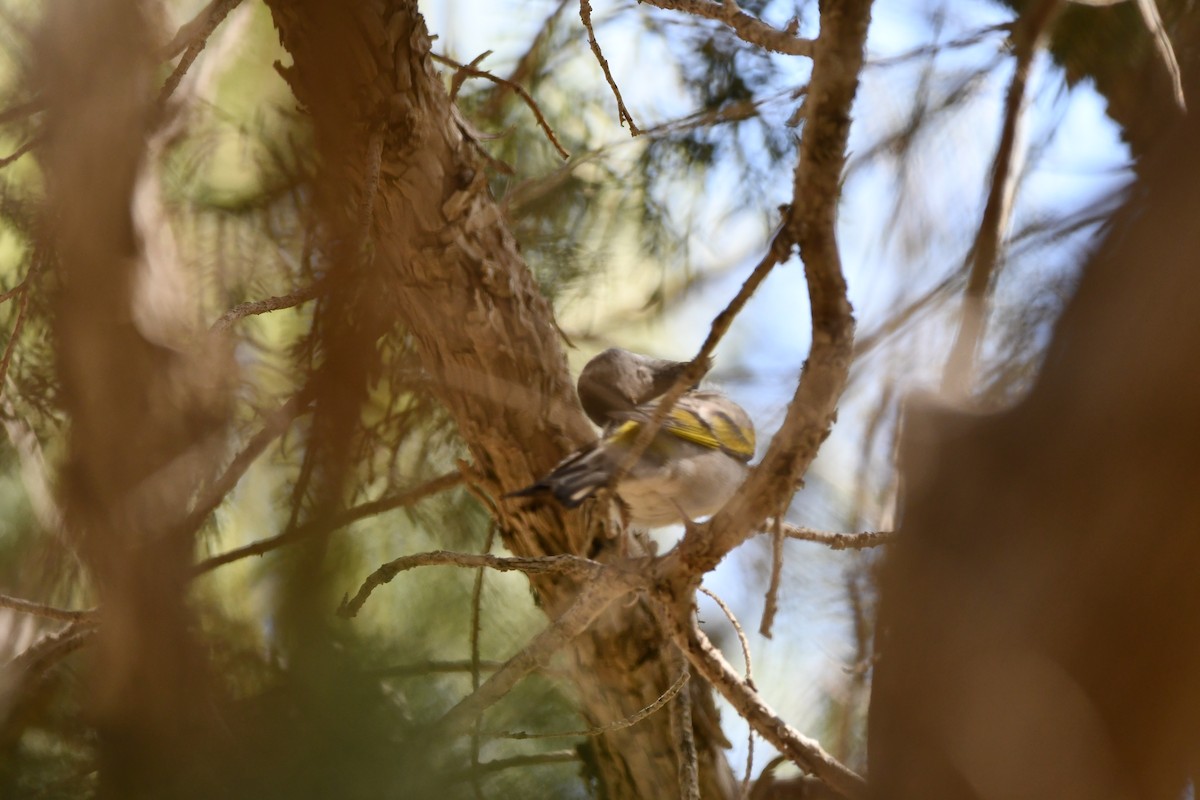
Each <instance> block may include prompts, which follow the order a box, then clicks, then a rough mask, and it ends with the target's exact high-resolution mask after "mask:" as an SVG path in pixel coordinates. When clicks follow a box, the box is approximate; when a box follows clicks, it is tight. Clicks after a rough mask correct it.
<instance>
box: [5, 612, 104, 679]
mask: <svg viewBox="0 0 1200 800" xmlns="http://www.w3.org/2000/svg"><path fill="white" fill-rule="evenodd" d="M96 630H97V626H96V623H95V622H94V621H93V620H85V619H80V620H75V621H74V622H72V623H70V624H69V625H67V626H66V627H65V628H63V629H61V630H58V631H55V632H54V633H48V634H46V635H45V636H43V637H42V638H40V639H38V640H37V641H36V642H34V643H33V644H31V645H30V646H29V647H27V648H25V649H24V650H23V651H21V652H20V653H19V654H18V655H16V656H15V657H14V658H13V659H12V660H11V661H9V662H8V665H7V667H8V668H15V669H17V670H20V671H21V672H24V673H27V674H28V676H29V678H33V679H35V680H36V679H37V678H39V677H41V676H42V675H44V674H45V673H46V671H47V670H49V669H50V668H51V667H53V666H54V665H55V664H57V663H58V662H59V661H62V660H63V659H64V658H66V657H67V656H68V655H70V654H71V653H73V652H75V651H76V650H78V649H79V648H80V647H82V646H83V645H84V644H86V643H87V641H88V640H89V639H90V638H92V636H94V635H95V633H96ZM27 680H28V679H27Z"/></svg>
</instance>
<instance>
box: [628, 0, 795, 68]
mask: <svg viewBox="0 0 1200 800" xmlns="http://www.w3.org/2000/svg"><path fill="white" fill-rule="evenodd" d="M639 2H641V3H645V4H646V5H650V6H655V7H657V8H664V9H667V10H669V11H682V12H683V13H685V14H692V15H694V16H697V17H704V18H705V19H713V20H716V21H717V22H723V23H725V24H726V25H728V26H729V27H730V28H732V29H733V31H734V33H736V34H737V36H738V38H739V39H741V40H742V41H744V42H749V43H750V44H752V45H756V46H758V47H761V48H763V49H764V50H770V51H771V52H772V53H782V54H783V55H788V56H812V54H813V46H814V45H813V41H812V40H811V39H802V38H800V37H799V36H797V35H796V29H795V27H794V26H793V25H789V26H788V27H787V28H786V29H784V30H780V29H779V28H775V27H772V26H771V25H768V24H767V23H765V22H763V21H762V20H761V19H759V18H758V17H754V16H751V15H750V14H747V13H746V12H745V11H742V9H740V8H739V7H738V5H737V3H736V2H731V1H730V0H725V1H724V2H720V3H717V2H713V0H639Z"/></svg>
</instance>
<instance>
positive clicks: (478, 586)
mask: <svg viewBox="0 0 1200 800" xmlns="http://www.w3.org/2000/svg"><path fill="white" fill-rule="evenodd" d="M495 538H496V523H495V522H493V523H492V524H491V525H488V532H487V539H485V540H484V543H483V552H484V553H485V554H486V553H491V552H492V542H493V541H494V540H495ZM483 575H484V569H483V567H479V568H478V569H476V570H475V586H474V587H472V590H471V691H473V692H474V691H477V690H478V689H479V618H480V616H481V606H482V603H481V601H482V598H483ZM478 770H479V718H478V717H476V718H475V720H474V721H473V722H472V723H471V790H472V791H474V792H475V796H476V797H477V798H479V800H483V785H482V784H481V783H480V782H479V772H478Z"/></svg>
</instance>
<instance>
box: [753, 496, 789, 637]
mask: <svg viewBox="0 0 1200 800" xmlns="http://www.w3.org/2000/svg"><path fill="white" fill-rule="evenodd" d="M783 538H784V537H783V524H782V523H781V522H780V520H779V517H776V518H775V524H774V525H772V526H771V580H770V581H769V582H768V583H767V593H766V596H765V598H764V599H763V613H762V620H761V621H760V622H759V624H758V632H759V633H761V634H762V635H763V636H765V637H766V638H768V639H770V638H771V626H773V625H774V624H775V615H776V614H777V613H779V584H780V582H782V580H783Z"/></svg>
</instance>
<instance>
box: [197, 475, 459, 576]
mask: <svg viewBox="0 0 1200 800" xmlns="http://www.w3.org/2000/svg"><path fill="white" fill-rule="evenodd" d="M461 482H462V476H461V475H460V474H459V473H457V472H448V473H446V474H445V475H442V476H439V477H437V478H434V479H433V480H431V481H428V482H426V483H423V484H421V485H420V486H417V487H414V488H412V489H409V490H408V491H404V492H401V493H399V494H395V495H390V496H388V497H381V498H379V499H378V500H372V501H370V502H368V503H362V504H360V505H357V506H353V507H352V508H348V509H346V510H345V511H343V512H341V513H340V514H338V515H337V516H335V517H334V518H333V519H332V520H325V521H324V522H323V523H320V524H318V523H311V524H309V523H306V524H304V525H298V526H296V527H294V528H292V529H290V530H288V531H285V532H284V533H281V534H279V535H277V536H270V537H268V538H266V539H259V540H258V541H257V542H251V543H250V544H248V545H245V546H244V547H238V548H236V549H234V550H230V551H229V552H227V553H221V554H220V555H216V556H213V557H211V558H207V559H205V560H204V561H201V562H200V563H199V564H197V565H196V568H195V570H194V571H193V575H203V574H204V573H206V572H211V571H212V570H214V569H216V568H217V567H220V566H223V565H225V564H228V563H230V562H231V561H237V560H239V559H243V558H247V557H249V556H261V555H262V554H263V553H267V552H270V551H271V550H274V549H276V548H279V547H283V546H284V545H286V544H292V543H293V542H298V541H301V540H302V539H304V538H306V537H308V536H312V535H313V534H315V533H317V532H318V531H320V530H326V531H329V530H337V529H338V528H344V527H345V526H347V525H349V524H350V523H352V522H357V521H358V520H360V519H364V518H366V517H371V516H374V515H376V514H382V513H384V512H386V511H394V510H395V509H398V508H407V507H409V506H412V505H415V504H417V503H419V502H420V501H422V500H424V499H425V498H427V497H431V496H433V495H435V494H438V493H439V492H444V491H446V490H447V489H451V488H453V487H455V486H458V485H459V484H460V483H461Z"/></svg>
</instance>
